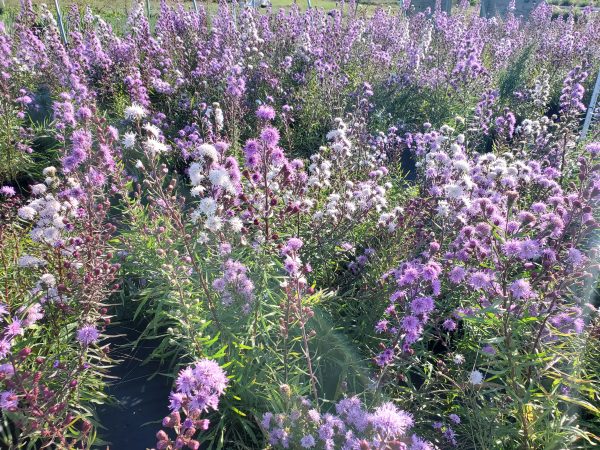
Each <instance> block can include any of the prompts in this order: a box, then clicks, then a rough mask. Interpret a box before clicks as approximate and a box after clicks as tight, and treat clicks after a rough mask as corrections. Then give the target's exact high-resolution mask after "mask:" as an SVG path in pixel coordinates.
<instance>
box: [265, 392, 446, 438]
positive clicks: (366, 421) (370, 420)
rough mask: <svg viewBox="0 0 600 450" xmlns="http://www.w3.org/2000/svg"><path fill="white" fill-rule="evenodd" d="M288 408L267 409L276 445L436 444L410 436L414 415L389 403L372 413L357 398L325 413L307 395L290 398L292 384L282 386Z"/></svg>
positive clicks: (267, 425) (267, 419)
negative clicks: (282, 409) (282, 410)
mask: <svg viewBox="0 0 600 450" xmlns="http://www.w3.org/2000/svg"><path fill="white" fill-rule="evenodd" d="M281 391H282V395H283V396H284V398H285V403H286V404H287V406H288V408H289V410H288V411H286V412H285V413H278V414H273V413H272V412H266V413H265V414H264V415H263V417H262V421H261V426H262V427H263V429H264V430H265V431H266V432H267V433H268V435H269V444H270V445H271V446H273V448H289V449H311V448H314V449H326V450H333V449H338V448H339V449H361V450H362V449H365V450H371V449H378V450H404V449H409V450H428V449H433V448H434V447H433V446H432V445H431V444H430V443H428V442H427V441H425V440H423V439H421V438H419V437H418V436H417V435H415V434H412V435H409V434H408V431H409V430H410V429H411V428H412V427H413V424H414V422H413V418H412V416H411V415H410V414H409V413H407V412H405V411H401V410H399V409H398V408H397V407H396V406H394V404H393V403H391V402H386V403H383V404H381V405H380V406H378V407H376V408H374V409H373V411H372V412H369V411H368V410H367V409H366V408H365V405H364V404H363V403H362V402H361V400H360V399H359V398H357V397H348V398H344V399H342V400H340V401H339V402H337V403H336V405H335V414H332V413H328V412H326V413H322V412H320V411H319V410H318V409H316V408H315V407H314V405H313V404H312V403H311V401H310V400H308V399H307V398H305V397H301V396H299V397H295V398H291V392H290V387H289V386H287V385H283V386H282V387H281Z"/></svg>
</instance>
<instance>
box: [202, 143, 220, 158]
mask: <svg viewBox="0 0 600 450" xmlns="http://www.w3.org/2000/svg"><path fill="white" fill-rule="evenodd" d="M198 153H200V155H202V156H203V157H204V158H208V159H210V160H212V161H216V160H217V159H219V153H218V152H217V149H216V148H215V146H214V145H211V144H202V145H201V146H200V147H198Z"/></svg>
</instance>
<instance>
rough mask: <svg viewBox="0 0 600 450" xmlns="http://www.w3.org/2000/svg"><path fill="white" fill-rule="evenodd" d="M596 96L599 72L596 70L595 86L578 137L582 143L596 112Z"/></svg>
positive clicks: (599, 91) (599, 85) (599, 84)
mask: <svg viewBox="0 0 600 450" xmlns="http://www.w3.org/2000/svg"><path fill="white" fill-rule="evenodd" d="M598 94H600V70H598V76H597V77H596V85H595V86H594V90H593V92H592V98H591V99H590V106H589V107H588V109H587V114H586V115H585V121H584V122H583V128H582V129H581V135H580V136H579V139H580V140H582V141H583V140H584V139H585V137H586V135H587V132H588V130H589V129H590V125H591V123H592V118H593V117H594V111H596V106H597V105H598Z"/></svg>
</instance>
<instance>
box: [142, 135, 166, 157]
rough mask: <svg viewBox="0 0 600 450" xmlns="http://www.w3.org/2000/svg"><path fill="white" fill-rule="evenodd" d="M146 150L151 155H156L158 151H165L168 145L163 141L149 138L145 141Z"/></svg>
mask: <svg viewBox="0 0 600 450" xmlns="http://www.w3.org/2000/svg"><path fill="white" fill-rule="evenodd" d="M144 145H145V147H146V150H147V151H148V152H149V153H150V154H151V155H152V156H155V155H158V154H160V153H164V152H166V151H167V150H168V149H169V147H168V146H167V145H166V144H165V143H164V142H160V141H159V140H158V139H154V138H150V139H148V140H147V141H146V142H145V144H144Z"/></svg>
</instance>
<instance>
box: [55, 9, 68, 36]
mask: <svg viewBox="0 0 600 450" xmlns="http://www.w3.org/2000/svg"><path fill="white" fill-rule="evenodd" d="M54 6H55V7H56V16H57V18H58V28H59V30H60V37H61V38H62V41H63V44H65V45H67V34H66V33H65V26H64V24H63V17H62V12H61V11H60V5H59V4H58V0H54Z"/></svg>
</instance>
